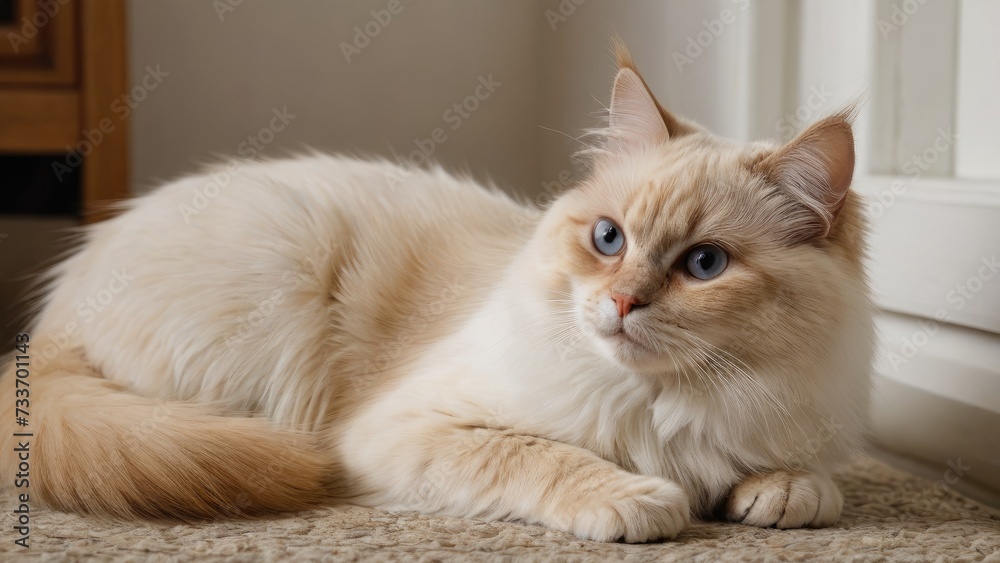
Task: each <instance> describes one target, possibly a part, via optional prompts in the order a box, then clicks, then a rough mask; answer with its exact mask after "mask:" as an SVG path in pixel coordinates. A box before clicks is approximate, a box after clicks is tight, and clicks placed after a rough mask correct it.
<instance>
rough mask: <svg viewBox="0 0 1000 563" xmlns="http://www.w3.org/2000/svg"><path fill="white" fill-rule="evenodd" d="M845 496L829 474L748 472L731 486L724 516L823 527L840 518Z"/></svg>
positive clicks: (759, 522)
mask: <svg viewBox="0 0 1000 563" xmlns="http://www.w3.org/2000/svg"><path fill="white" fill-rule="evenodd" d="M843 507H844V498H843V496H841V494H840V491H839V490H838V489H837V485H835V484H834V483H833V481H831V480H830V479H829V478H827V477H822V476H820V475H816V474H814V473H805V472H792V471H776V472H774V473H764V474H759V475H751V476H749V477H747V478H746V479H744V480H743V481H742V482H740V483H739V484H738V485H736V486H735V487H733V489H732V491H730V493H729V498H728V499H727V500H726V505H725V510H726V518H727V519H729V520H730V521H731V522H739V523H741V524H748V525H750V526H760V527H761V528H767V527H770V526H775V527H777V528H804V527H811V528H823V527H826V526H830V525H832V524H833V523H834V522H836V521H837V518H840V511H841V509H843Z"/></svg>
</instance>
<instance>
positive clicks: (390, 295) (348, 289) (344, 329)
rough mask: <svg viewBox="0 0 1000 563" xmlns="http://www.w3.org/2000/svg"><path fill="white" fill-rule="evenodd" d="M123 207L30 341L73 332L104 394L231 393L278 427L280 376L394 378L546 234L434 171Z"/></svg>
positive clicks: (76, 260)
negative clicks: (407, 349)
mask: <svg viewBox="0 0 1000 563" xmlns="http://www.w3.org/2000/svg"><path fill="white" fill-rule="evenodd" d="M130 207H131V208H130V209H129V210H128V211H127V212H126V213H124V214H122V215H121V216H119V217H117V218H115V219H113V220H110V221H107V222H105V223H104V224H101V225H98V226H97V227H96V228H94V229H93V231H92V232H91V233H90V238H89V241H88V243H87V244H86V245H85V247H84V248H83V249H82V250H81V251H80V252H79V253H78V254H77V255H75V256H74V257H72V258H70V259H69V260H67V261H66V262H65V263H63V264H62V265H60V266H59V267H57V270H56V272H57V276H58V277H57V279H56V282H55V284H54V286H53V290H52V293H51V295H50V297H49V303H48V306H47V307H46V309H45V311H44V313H43V315H42V318H41V321H40V326H39V327H38V330H42V331H65V327H66V325H67V323H73V324H75V325H76V326H77V327H78V329H77V330H75V331H73V332H74V334H72V335H71V337H72V338H71V340H72V341H73V342H74V343H76V342H79V343H81V344H82V345H83V347H84V349H85V350H86V351H87V353H88V356H89V357H90V359H91V360H92V361H94V362H95V363H96V364H97V365H98V366H99V367H100V368H101V370H102V371H103V372H104V374H105V376H106V377H108V378H110V379H116V380H121V381H125V382H128V383H130V384H132V385H133V386H135V387H137V388H138V389H140V390H143V391H145V392H146V393H147V394H155V395H159V396H163V397H164V398H177V397H181V398H190V397H195V396H202V397H206V398H211V399H218V398H221V397H226V398H231V395H232V393H233V390H236V389H239V392H238V394H239V395H241V398H240V400H238V401H236V403H237V406H239V407H240V408H251V409H258V408H263V409H264V410H266V411H272V412H269V414H271V415H272V416H278V417H279V418H280V417H281V416H282V412H280V410H281V409H280V408H279V410H278V412H275V411H274V410H273V409H272V408H268V406H267V405H262V404H261V400H262V396H263V395H264V394H266V393H270V392H272V391H273V386H274V385H275V384H276V383H275V381H276V378H277V374H278V372H281V371H284V372H287V371H289V370H291V371H295V370H304V371H318V370H330V369H335V370H336V371H337V372H338V373H339V374H341V375H342V376H345V377H354V376H358V375H359V374H363V373H367V372H371V371H372V370H373V367H374V368H375V369H378V370H384V369H387V368H388V367H390V365H391V364H392V363H394V362H396V361H398V360H401V359H402V356H403V351H402V350H401V349H399V348H403V347H404V345H403V344H392V343H393V342H395V341H397V340H399V339H401V338H403V337H406V338H407V339H412V334H414V333H417V334H422V335H433V334H434V333H435V331H436V328H437V327H440V330H441V331H444V330H445V328H444V327H446V326H451V325H452V324H453V323H456V322H458V321H459V319H458V318H457V317H458V316H461V315H463V314H466V313H467V312H468V311H470V310H471V309H473V308H474V307H475V305H476V303H478V302H480V301H481V300H482V295H483V293H484V292H486V291H488V289H489V288H490V287H491V286H492V285H493V284H494V283H495V282H496V280H497V279H499V277H500V276H501V275H502V274H503V270H504V268H505V267H506V265H507V264H508V263H509V262H510V260H512V259H513V257H514V255H515V254H516V252H517V251H518V250H519V248H520V247H521V245H522V244H523V243H524V241H525V240H527V238H528V237H529V236H530V234H531V231H532V230H533V226H534V224H535V221H536V216H535V214H534V212H532V211H531V210H530V209H528V208H525V207H523V206H521V205H519V204H517V203H516V202H514V201H513V200H511V199H510V198H508V197H506V196H504V195H502V194H500V193H498V192H495V191H490V190H486V189H484V188H482V187H480V186H478V185H476V184H475V183H473V182H471V181H469V180H465V179H461V178H456V177H454V176H451V175H449V174H447V173H445V172H443V171H441V170H440V169H432V170H419V169H417V170H415V169H406V168H403V167H400V166H397V165H394V164H389V163H386V162H367V161H358V160H353V159H348V158H338V157H328V156H314V157H308V158H300V159H289V160H281V161H272V162H265V163H243V164H242V165H240V166H234V165H230V166H229V167H228V168H227V167H226V166H219V167H216V168H214V169H211V170H209V171H207V172H206V173H204V174H202V175H198V176H192V177H188V178H185V179H182V180H179V181H177V182H173V183H171V184H168V185H165V186H163V187H162V188H160V189H158V190H156V191H155V192H153V193H151V194H149V195H147V196H144V197H142V198H138V199H137V200H135V201H133V202H132V203H131V204H130ZM445 301H447V303H445ZM445 305H447V307H445ZM429 308H431V309H433V310H430V309H429ZM443 311H447V312H446V313H444V312H443ZM417 323H419V324H420V326H417V327H414V324H417ZM414 329H416V330H414ZM387 343H389V344H387ZM373 362H375V364H373ZM151 373H163V374H166V376H167V377H166V378H162V377H161V378H151V377H149V375H148V374H151ZM237 376H238V381H239V383H237V379H236V377H237ZM244 377H246V378H249V379H250V381H249V382H248V381H245V380H244ZM292 379H294V378H292ZM287 385H289V386H292V387H294V385H295V383H294V381H291V380H289V381H288V382H287ZM247 389H251V390H253V391H252V392H244V391H245V390H247ZM265 390H267V391H265ZM287 391H288V392H289V393H291V394H296V393H298V394H301V392H302V389H298V391H296V390H294V389H292V388H291V387H290V388H288V389H287ZM244 395H245V396H244ZM289 408H290V409H291V406H290V405H289Z"/></svg>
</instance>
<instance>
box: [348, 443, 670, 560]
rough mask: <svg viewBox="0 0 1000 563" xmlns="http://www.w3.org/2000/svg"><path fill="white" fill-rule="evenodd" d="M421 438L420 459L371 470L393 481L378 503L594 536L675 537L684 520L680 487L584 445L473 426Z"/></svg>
mask: <svg viewBox="0 0 1000 563" xmlns="http://www.w3.org/2000/svg"><path fill="white" fill-rule="evenodd" d="M420 435H421V437H422V438H421V440H420V442H422V443H421V444H420V445H419V451H420V452H421V454H422V455H420V456H419V459H417V463H415V464H406V465H407V467H405V468H403V467H399V466H397V467H395V470H393V468H391V467H390V466H387V465H382V466H381V468H380V470H377V471H376V472H369V473H368V475H367V477H368V478H369V479H370V478H372V477H375V478H378V479H379V480H380V481H382V484H383V486H384V485H385V484H387V483H391V485H390V490H386V489H383V490H382V491H381V493H382V494H381V495H377V496H382V497H383V499H384V500H383V501H382V502H378V504H379V505H382V506H386V507H388V508H397V509H398V508H405V509H410V510H419V511H422V512H425V513H436V514H447V515H452V516H461V517H472V518H484V519H497V520H519V521H522V522H526V523H530V524H541V525H543V526H546V527H549V528H553V529H557V530H561V531H565V532H569V533H572V534H574V535H576V536H578V537H580V538H584V539H590V540H597V541H615V540H618V539H624V540H625V541H627V542H643V541H651V540H657V539H662V538H673V537H674V536H676V535H677V534H678V533H680V531H681V530H683V529H684V527H685V526H686V525H687V523H688V521H689V519H690V515H689V514H690V508H689V504H688V498H687V495H686V494H685V492H684V491H683V490H682V489H681V488H680V487H679V486H678V485H677V484H675V483H673V482H671V481H668V480H666V479H661V478H659V477H650V476H645V475H637V474H634V473H630V472H628V471H626V470H624V469H622V468H621V467H619V466H617V465H615V464H613V463H611V462H608V461H606V460H604V459H602V458H600V457H598V456H597V455H595V454H594V453H592V452H590V451H587V450H584V449H581V448H577V447H574V446H570V445H567V444H563V443H560V442H554V441H551V440H545V439H542V438H537V437H534V436H526V435H523V434H517V433H515V432H511V431H504V430H496V429H491V428H482V427H474V426H454V425H447V426H438V427H437V428H435V429H434V430H433V431H432V432H431V433H427V432H421V433H420ZM416 445H417V444H415V443H412V442H411V443H410V444H409V446H410V447H413V446H416ZM407 449H409V448H407ZM411 451H413V450H411ZM396 453H397V454H398V453H399V452H398V450H397V452H396ZM407 457H408V458H409V459H410V460H414V459H415V458H414V457H410V456H409V455H407ZM397 459H398V458H397ZM375 473H381V474H382V475H380V476H377V475H376V474H375ZM366 480H367V479H366ZM369 483H370V481H369ZM386 494H388V495H389V496H390V498H385V496H383V495H386Z"/></svg>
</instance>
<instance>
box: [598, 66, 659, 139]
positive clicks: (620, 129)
mask: <svg viewBox="0 0 1000 563" xmlns="http://www.w3.org/2000/svg"><path fill="white" fill-rule="evenodd" d="M609 121H610V123H609V126H610V129H611V135H612V136H613V137H614V139H615V140H617V141H619V142H621V143H622V144H623V145H625V146H624V147H623V148H635V147H641V146H649V145H656V144H659V143H662V142H664V141H666V140H667V139H669V138H670V132H669V131H668V130H667V124H666V123H665V122H664V121H663V117H662V115H661V114H660V108H659V105H658V104H657V103H656V100H655V99H654V98H653V94H652V93H650V91H649V89H648V88H646V84H645V82H643V80H642V78H640V77H639V75H638V74H637V73H636V72H635V71H634V70H633V69H632V68H629V67H625V68H622V69H621V70H619V71H618V75H617V76H615V85H614V88H613V89H612V90H611V111H610V116H609Z"/></svg>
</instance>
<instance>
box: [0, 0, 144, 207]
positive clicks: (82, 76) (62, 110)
mask: <svg viewBox="0 0 1000 563" xmlns="http://www.w3.org/2000/svg"><path fill="white" fill-rule="evenodd" d="M125 21H126V19H125V0H0V155H29V156H30V155H39V154H47V155H58V156H57V157H54V158H53V161H52V174H53V175H54V176H56V177H57V179H60V180H61V176H60V175H61V174H67V173H69V172H75V173H78V174H79V178H80V187H81V194H80V199H81V201H82V205H83V209H82V211H83V217H84V219H85V220H86V221H93V220H97V219H100V218H101V217H104V216H106V215H107V213H108V211H107V208H106V203H107V202H109V201H111V200H115V199H119V198H123V197H126V196H127V195H128V168H127V164H128V124H127V123H125V122H123V121H121V120H120V119H119V118H118V117H117V116H116V114H115V113H114V112H113V109H112V108H113V105H114V104H115V101H116V100H118V99H120V98H121V97H122V96H124V95H126V92H127V88H128V87H127V79H126V68H127V56H126V33H125ZM77 168H79V170H76V169H77ZM4 183H5V182H4V178H0V186H2V191H7V190H8V189H10V188H8V187H7V186H5V185H3V184H4ZM16 188H17V189H31V188H30V187H23V186H19V187H16Z"/></svg>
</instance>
